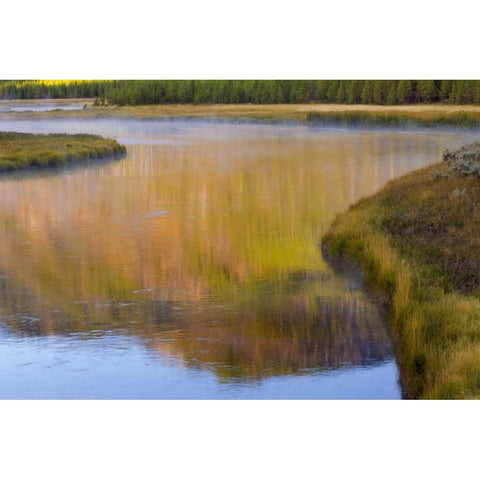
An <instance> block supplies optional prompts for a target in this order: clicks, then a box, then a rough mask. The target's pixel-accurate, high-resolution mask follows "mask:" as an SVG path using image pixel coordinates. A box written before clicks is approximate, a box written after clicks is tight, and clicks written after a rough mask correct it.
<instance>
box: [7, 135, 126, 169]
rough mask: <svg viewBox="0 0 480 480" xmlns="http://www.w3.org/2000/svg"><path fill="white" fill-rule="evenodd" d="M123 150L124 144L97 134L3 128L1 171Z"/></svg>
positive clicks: (92, 157) (96, 156)
mask: <svg viewBox="0 0 480 480" xmlns="http://www.w3.org/2000/svg"><path fill="white" fill-rule="evenodd" d="M124 153H125V147H124V146H123V145H120V144H119V143H117V142H116V141H115V140H112V139H107V138H103V137H101V136H98V135H86V134H77V135H67V134H49V135H40V134H31V133H17V132H0V172H7V171H13V170H20V169H24V168H29V167H53V166H59V165H65V164H67V163H70V162H75V161H82V160H88V159H97V158H107V157H112V156H118V155H122V154H124Z"/></svg>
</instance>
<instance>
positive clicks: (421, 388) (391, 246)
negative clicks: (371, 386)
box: [322, 163, 480, 399]
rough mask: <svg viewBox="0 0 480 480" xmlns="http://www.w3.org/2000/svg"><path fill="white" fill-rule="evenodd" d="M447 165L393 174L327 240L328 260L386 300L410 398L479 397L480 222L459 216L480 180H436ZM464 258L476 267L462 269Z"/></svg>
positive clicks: (478, 194)
mask: <svg viewBox="0 0 480 480" xmlns="http://www.w3.org/2000/svg"><path fill="white" fill-rule="evenodd" d="M446 170H447V169H446V165H445V164H444V163H439V164H436V165H433V166H429V167H426V168H423V169H420V170H417V171H415V172H412V173H409V174H407V175H405V176H403V177H400V178H398V179H395V180H392V181H391V182H389V183H388V184H387V185H386V186H385V187H384V188H383V189H382V190H380V191H379V192H377V193H376V194H374V195H372V196H370V197H367V198H364V199H362V200H360V201H359V202H357V203H356V204H354V205H353V206H352V207H350V209H349V210H348V211H347V212H345V213H343V214H341V215H339V216H337V218H336V219H335V221H334V222H333V224H332V226H331V228H330V230H329V231H328V232H327V234H326V235H325V236H324V237H323V239H322V251H323V252H324V254H325V257H326V258H327V259H328V260H330V259H334V261H341V262H343V263H346V264H349V265H353V266H355V267H356V268H358V269H360V271H361V272H362V273H363V275H364V279H365V282H366V284H367V285H368V287H369V289H371V290H372V294H373V296H374V297H377V298H379V299H380V300H381V302H382V303H385V304H387V305H388V307H389V313H388V316H387V319H388V323H389V326H390V327H391V331H392V333H393V341H394V347H395V358H396V360H397V365H398V367H399V370H400V383H401V385H402V390H403V394H404V398H407V399H416V398H424V399H465V398H478V397H480V295H479V292H480V290H479V288H478V286H477V284H476V280H477V279H476V278H475V282H474V281H473V280H472V275H473V276H475V272H476V271H477V270H476V269H477V263H475V262H476V258H477V257H476V255H473V254H474V250H473V245H474V244H475V238H476V237H475V235H474V234H473V235H472V233H471V231H470V229H471V228H472V227H471V224H472V223H473V224H474V226H476V220H475V219H473V220H471V219H470V218H469V215H470V213H469V214H468V215H466V216H465V219H464V218H463V216H462V212H463V211H467V212H470V210H471V208H474V206H475V205H477V204H478V203H477V202H478V201H479V198H480V186H477V183H478V178H467V177H457V176H449V177H448V176H445V177H442V175H440V176H439V178H437V179H435V177H436V176H438V175H439V172H440V173H442V174H444V175H446ZM458 188H461V190H457V189H458ZM463 189H465V190H463ZM458 192H467V193H465V194H462V193H460V194H459V193H458ZM469 252H470V253H471V254H472V255H471V256H472V257H474V258H472V259H471V258H470V256H469ZM464 257H466V258H467V259H469V260H471V262H470V263H472V262H473V264H470V263H467V265H466V266H464V267H463V270H462V269H459V268H457V267H458V265H457V264H458V259H459V258H461V259H463V258H464ZM456 262H457V263H456ZM460 265H461V264H460ZM472 272H473V274H472ZM453 312H455V313H454V315H453Z"/></svg>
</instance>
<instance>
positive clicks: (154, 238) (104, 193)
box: [0, 124, 444, 379]
mask: <svg viewBox="0 0 480 480" xmlns="http://www.w3.org/2000/svg"><path fill="white" fill-rule="evenodd" d="M198 128H199V129H200V130H199V131H200V133H201V135H196V134H195V133H196V132H195V129H193V130H189V131H188V132H187V133H185V134H184V135H183V136H181V137H180V138H179V137H178V136H176V137H172V138H168V137H165V138H166V139H167V141H164V142H163V143H155V142H151V141H150V142H148V141H146V140H139V144H130V145H128V150H127V152H128V154H127V158H126V159H124V160H120V161H111V162H106V163H101V164H98V165H91V166H89V167H87V168H85V167H81V168H74V169H67V170H63V171H61V172H58V171H57V172H55V171H52V172H48V173H36V174H33V175H32V174H27V175H17V176H12V177H4V178H3V179H2V180H1V182H0V205H1V206H2V207H1V209H0V238H1V241H0V270H1V272H0V273H2V275H1V278H0V295H1V297H0V298H1V303H0V306H1V315H2V323H3V324H4V325H5V326H7V327H8V329H9V331H10V332H12V333H14V334H15V335H23V336H31V335H53V334H61V335H66V334H70V333H78V332H84V333H85V339H88V338H89V336H91V335H96V334H101V332H105V331H112V330H115V331H119V332H121V333H122V334H127V335H135V336H137V337H138V338H140V339H142V341H143V342H144V343H145V344H146V345H148V346H149V347H151V348H152V349H154V350H156V351H158V352H159V353H160V354H162V355H167V356H174V357H175V358H179V359H181V360H182V361H184V362H185V363H186V364H187V365H192V366H203V367H205V368H209V369H211V370H213V371H215V372H216V373H217V375H218V376H219V377H220V378H225V379H228V378H232V377H234V378H241V379H245V378H262V377H265V376H271V375H278V374H284V373H292V372H302V371H303V370H304V369H321V368H340V367H343V366H345V365H347V366H348V365H363V364H368V363H371V362H375V361H382V360H383V359H385V358H388V357H389V355H390V354H391V346H390V341H389V339H388V335H387V332H386V331H385V327H384V324H383V321H382V317H381V315H380V313H379V312H378V310H377V308H376V307H375V306H374V305H372V304H371V303H370V302H369V301H368V299H367V298H366V297H365V296H364V294H362V292H361V291H360V289H359V288H358V285H357V284H355V281H354V280H352V278H350V277H348V276H344V275H341V274H337V273H335V272H333V271H332V270H331V268H330V267H329V266H328V265H327V264H326V263H325V262H324V260H323V259H322V257H321V253H320V250H319V241H320V238H321V236H322V234H323V233H324V232H325V231H326V229H327V228H328V226H329V224H330V223H331V221H332V220H333V218H334V216H335V214H336V213H338V212H340V211H343V210H345V209H346V208H347V207H348V206H349V205H350V204H351V203H353V202H355V201H356V200H358V199H359V198H360V197H362V196H365V195H367V194H370V193H373V192H374V191H376V190H378V189H379V188H380V187H381V186H382V185H383V184H384V183H385V182H386V181H388V180H389V179H391V178H393V177H395V176H398V175H401V174H403V173H405V172H406V171H408V170H411V169H413V168H415V167H418V166H422V165H424V164H427V163H431V162H432V161H434V160H435V159H436V158H438V157H439V154H440V151H441V150H442V149H443V148H444V145H443V144H442V141H441V140H440V139H439V138H438V137H432V138H430V137H428V136H425V135H421V134H413V133H412V134H410V135H405V134H395V133H384V132H370V133H369V132H362V133H351V132H343V133H342V132H338V131H332V132H331V133H330V134H328V133H325V132H320V131H316V130H308V129H303V130H302V129H300V130H298V129H294V131H295V132H296V133H295V134H288V129H286V127H281V128H279V131H280V133H278V132H276V131H275V128H274V127H268V128H266V127H261V126H257V131H256V133H255V134H253V135H251V134H249V133H248V132H249V131H250V130H248V128H249V129H252V127H248V128H247V127H242V126H238V127H232V126H230V127H229V128H230V130H228V135H225V133H224V132H223V130H222V128H223V129H224V128H225V127H218V126H215V125H214V124H207V125H203V126H201V127H198ZM235 128H237V129H238V131H239V132H241V133H239V134H238V135H236V134H235ZM262 128H266V130H265V133H264V134H261V133H260V134H259V133H258V130H260V129H262ZM242 129H243V130H242ZM245 129H247V133H245V131H244V130H245ZM205 132H207V133H205ZM232 132H233V133H232ZM282 132H284V133H283V134H281V133H282ZM285 132H287V133H286V134H285ZM299 132H300V133H301V134H299ZM99 133H101V132H99ZM120 140H121V139H120ZM142 142H143V143H142ZM352 282H353V283H352ZM357 283H358V282H357Z"/></svg>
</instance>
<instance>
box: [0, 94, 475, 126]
mask: <svg viewBox="0 0 480 480" xmlns="http://www.w3.org/2000/svg"><path fill="white" fill-rule="evenodd" d="M45 104H48V105H53V106H58V109H53V110H49V111H3V112H2V111H0V119H2V120H7V119H8V120H14V119H19V120H33V119H38V120H40V119H49V118H75V119H88V118H95V119H98V118H119V119H120V118H125V119H174V118H175V119H179V118H181V119H185V120H189V119H198V120H205V119H215V120H236V121H245V122H248V121H254V122H255V121H259V122H269V123H277V122H299V123H302V124H311V125H332V126H336V125H340V126H357V127H358V126H367V127H368V126H386V127H405V126H407V127H408V126H414V127H415V126H432V127H435V126H453V127H463V128H465V127H467V128H468V127H476V126H480V106H476V105H445V104H413V105H412V104H411V105H395V106H384V105H344V104H269V105H256V104H199V105H193V104H164V105H138V106H93V99H55V100H54V99H39V100H0V110H1V109H5V108H8V107H9V106H15V105H16V106H18V105H32V106H33V107H35V106H42V105H45ZM68 105H75V106H77V105H78V106H83V105H86V108H76V109H72V110H66V109H62V107H63V108H65V106H68Z"/></svg>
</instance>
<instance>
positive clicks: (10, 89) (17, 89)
mask: <svg viewBox="0 0 480 480" xmlns="http://www.w3.org/2000/svg"><path fill="white" fill-rule="evenodd" d="M0 98H4V99H5V98H7V99H34V98H96V99H97V104H101V105H104V104H114V105H145V104H172V103H194V104H198V103H256V104H272V103H310V102H318V103H347V104H360V103H363V104H375V105H403V104H411V103H431V102H442V103H450V104H456V105H460V104H480V80H2V81H0Z"/></svg>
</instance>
